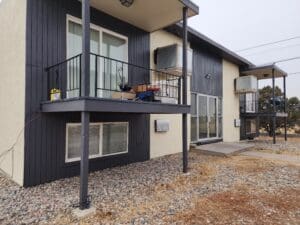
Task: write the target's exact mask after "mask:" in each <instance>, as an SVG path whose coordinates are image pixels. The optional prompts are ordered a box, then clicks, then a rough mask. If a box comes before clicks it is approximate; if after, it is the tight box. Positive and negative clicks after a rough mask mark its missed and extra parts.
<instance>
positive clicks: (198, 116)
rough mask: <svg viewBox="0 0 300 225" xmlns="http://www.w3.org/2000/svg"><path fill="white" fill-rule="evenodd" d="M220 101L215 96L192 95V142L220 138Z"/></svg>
mask: <svg viewBox="0 0 300 225" xmlns="http://www.w3.org/2000/svg"><path fill="white" fill-rule="evenodd" d="M221 123H222V99H221V98H219V97H216V96H207V95H201V94H196V93H193V94H192V115H191V139H192V142H197V141H201V140H208V139H216V138H221V136H222V131H221V130H222V126H221V125H222V124H221Z"/></svg>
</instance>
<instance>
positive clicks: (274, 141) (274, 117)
mask: <svg viewBox="0 0 300 225" xmlns="http://www.w3.org/2000/svg"><path fill="white" fill-rule="evenodd" d="M272 97H273V99H272V100H273V144H276V105H275V70H274V69H272Z"/></svg>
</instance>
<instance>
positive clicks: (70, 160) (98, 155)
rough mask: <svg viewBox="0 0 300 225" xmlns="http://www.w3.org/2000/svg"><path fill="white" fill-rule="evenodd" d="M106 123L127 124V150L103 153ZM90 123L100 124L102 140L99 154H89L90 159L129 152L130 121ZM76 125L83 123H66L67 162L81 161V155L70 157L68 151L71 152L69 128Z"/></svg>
mask: <svg viewBox="0 0 300 225" xmlns="http://www.w3.org/2000/svg"><path fill="white" fill-rule="evenodd" d="M104 124H126V128H127V140H126V141H127V145H126V150H125V151H122V152H117V153H111V154H106V155H103V125H104ZM90 125H98V126H99V138H100V140H99V146H98V150H99V151H98V152H99V154H95V155H89V159H95V158H102V157H107V156H113V155H122V154H127V153H128V145H129V122H103V123H90ZM76 126H81V123H67V124H66V149H65V162H66V163H71V162H77V161H80V157H75V158H69V157H68V153H69V146H68V143H69V128H70V127H76Z"/></svg>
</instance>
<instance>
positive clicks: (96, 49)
mask: <svg viewBox="0 0 300 225" xmlns="http://www.w3.org/2000/svg"><path fill="white" fill-rule="evenodd" d="M68 27H69V30H68V35H67V39H68V48H67V58H71V57H74V56H76V55H79V54H80V53H82V26H81V24H78V23H75V22H73V21H69V22H68ZM90 46H91V52H92V53H94V54H97V55H98V54H99V53H100V32H99V31H97V30H95V29H91V35H90ZM95 59H96V58H95V56H92V55H91V62H90V64H91V66H90V71H91V73H90V83H91V84H94V83H95V82H96V80H95V78H96V71H95V68H96V63H97V64H98V62H96V60H95ZM79 64H80V61H79V60H76V61H70V62H68V76H67V87H68V91H67V98H74V97H78V96H79V87H80V71H79V70H80V65H79ZM90 96H95V85H91V86H90Z"/></svg>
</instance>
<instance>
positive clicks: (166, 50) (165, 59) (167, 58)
mask: <svg viewBox="0 0 300 225" xmlns="http://www.w3.org/2000/svg"><path fill="white" fill-rule="evenodd" d="M156 51H157V52H156V57H157V58H156V62H157V65H156V68H157V70H160V71H164V72H168V73H172V74H175V75H178V76H181V75H182V53H183V50H182V46H180V45H177V44H173V45H168V46H165V47H161V48H158V49H156ZM187 61H188V63H187V69H188V75H192V70H193V51H192V50H191V49H188V53H187Z"/></svg>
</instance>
